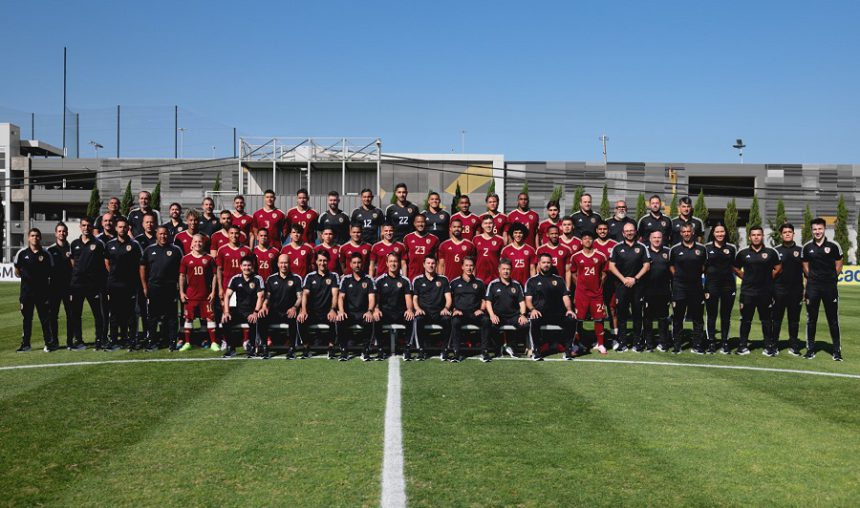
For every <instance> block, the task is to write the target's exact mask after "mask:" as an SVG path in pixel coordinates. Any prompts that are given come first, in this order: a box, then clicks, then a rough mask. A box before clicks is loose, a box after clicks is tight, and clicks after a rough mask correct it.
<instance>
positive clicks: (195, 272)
mask: <svg viewBox="0 0 860 508" xmlns="http://www.w3.org/2000/svg"><path fill="white" fill-rule="evenodd" d="M179 273H180V274H182V275H185V296H187V297H188V299H189V300H206V299H208V298H209V293H211V292H212V276H213V275H214V274H215V260H214V259H212V256H210V255H209V254H204V255H202V256H199V257H198V256H195V255H194V254H188V255H186V256H183V257H182V262H181V263H180V264H179Z"/></svg>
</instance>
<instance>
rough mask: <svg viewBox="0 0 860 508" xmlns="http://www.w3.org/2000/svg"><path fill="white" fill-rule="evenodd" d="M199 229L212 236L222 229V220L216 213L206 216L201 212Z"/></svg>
mask: <svg viewBox="0 0 860 508" xmlns="http://www.w3.org/2000/svg"><path fill="white" fill-rule="evenodd" d="M199 229H200V232H201V233H203V234H204V235H206V236H212V234H213V233H215V232H216V231H218V230H219V229H221V220H220V219H218V216H217V215H214V214H213V215H212V217H206V216H204V215H203V214H200V225H199Z"/></svg>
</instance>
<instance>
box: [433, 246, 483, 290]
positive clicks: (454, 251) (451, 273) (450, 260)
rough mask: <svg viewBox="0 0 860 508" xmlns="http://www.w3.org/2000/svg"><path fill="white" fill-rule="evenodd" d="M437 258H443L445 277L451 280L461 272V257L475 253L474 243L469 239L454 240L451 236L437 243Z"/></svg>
mask: <svg viewBox="0 0 860 508" xmlns="http://www.w3.org/2000/svg"><path fill="white" fill-rule="evenodd" d="M438 255H439V259H444V260H445V273H443V274H442V275H444V276H445V277H447V278H448V280H453V279H454V277H459V276H460V274H462V273H463V258H465V257H466V256H474V255H475V244H473V243H472V242H470V241H469V240H461V241H460V242H459V243H457V242H455V241H454V240H453V238H449V239H448V240H445V241H444V242H442V243H441V244H440V245H439V254H438Z"/></svg>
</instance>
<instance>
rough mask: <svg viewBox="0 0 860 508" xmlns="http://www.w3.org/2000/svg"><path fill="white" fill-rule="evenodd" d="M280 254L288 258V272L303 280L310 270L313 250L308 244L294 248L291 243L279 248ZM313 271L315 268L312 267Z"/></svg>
mask: <svg viewBox="0 0 860 508" xmlns="http://www.w3.org/2000/svg"><path fill="white" fill-rule="evenodd" d="M281 254H286V255H287V257H288V258H290V271H291V272H293V273H294V274H296V275H298V276H299V277H302V278H304V276H305V275H307V274H308V271H310V270H311V265H312V264H313V258H314V249H313V247H311V246H310V245H309V244H307V243H303V244H301V245H299V246H298V247H296V246H294V245H293V244H292V243H288V244H287V245H284V246H283V247H281ZM329 261H331V260H329ZM313 269H314V270H315V269H316V267H313Z"/></svg>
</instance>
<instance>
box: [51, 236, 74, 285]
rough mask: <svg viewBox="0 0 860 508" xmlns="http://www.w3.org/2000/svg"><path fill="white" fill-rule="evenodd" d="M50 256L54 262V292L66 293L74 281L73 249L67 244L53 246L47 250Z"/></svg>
mask: <svg viewBox="0 0 860 508" xmlns="http://www.w3.org/2000/svg"><path fill="white" fill-rule="evenodd" d="M47 251H48V254H50V255H51V258H52V260H53V262H54V271H53V272H52V273H51V288H52V290H55V291H56V290H59V291H60V292H62V291H65V290H66V289H67V288H68V287H69V283H70V282H71V280H72V249H71V245H70V244H69V243H68V242H66V244H65V245H57V244H56V243H55V244H54V245H51V246H50V247H48V249H47Z"/></svg>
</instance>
